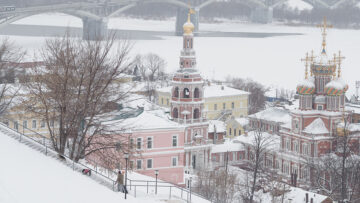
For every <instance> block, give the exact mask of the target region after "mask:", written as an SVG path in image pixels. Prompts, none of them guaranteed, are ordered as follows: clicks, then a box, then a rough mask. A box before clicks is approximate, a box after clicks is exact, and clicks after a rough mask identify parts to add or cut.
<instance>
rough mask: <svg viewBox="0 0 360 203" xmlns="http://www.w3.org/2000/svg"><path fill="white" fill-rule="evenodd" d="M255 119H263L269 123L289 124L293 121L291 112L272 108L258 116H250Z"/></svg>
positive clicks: (259, 113) (257, 114)
mask: <svg viewBox="0 0 360 203" xmlns="http://www.w3.org/2000/svg"><path fill="white" fill-rule="evenodd" d="M249 117H250V118H253V119H261V120H267V121H274V122H278V123H287V122H290V121H291V116H290V114H289V111H288V110H286V109H283V108H278V107H270V108H267V109H265V110H263V111H260V112H258V113H256V114H252V115H249Z"/></svg>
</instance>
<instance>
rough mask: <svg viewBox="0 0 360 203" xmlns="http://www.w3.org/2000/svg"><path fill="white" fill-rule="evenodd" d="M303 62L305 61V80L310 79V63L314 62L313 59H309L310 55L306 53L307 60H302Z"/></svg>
mask: <svg viewBox="0 0 360 203" xmlns="http://www.w3.org/2000/svg"><path fill="white" fill-rule="evenodd" d="M301 61H305V79H308V67H309V62H311V61H312V59H311V57H309V53H308V52H306V55H305V58H303V59H301Z"/></svg>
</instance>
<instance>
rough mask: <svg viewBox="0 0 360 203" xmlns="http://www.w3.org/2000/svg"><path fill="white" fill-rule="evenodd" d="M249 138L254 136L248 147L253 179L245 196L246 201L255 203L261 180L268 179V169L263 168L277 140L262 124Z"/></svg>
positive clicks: (250, 133)
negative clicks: (266, 131) (265, 130)
mask: <svg viewBox="0 0 360 203" xmlns="http://www.w3.org/2000/svg"><path fill="white" fill-rule="evenodd" d="M259 123H260V122H259ZM248 136H252V137H251V143H250V144H248V145H247V146H246V147H249V154H250V160H249V167H250V169H251V177H250V179H249V181H250V182H249V183H247V184H246V185H247V186H248V188H247V190H246V191H247V194H245V195H244V197H245V199H244V201H245V202H250V203H253V202H254V194H255V191H256V189H257V188H259V187H260V183H259V182H258V180H259V178H261V179H265V180H266V179H267V178H266V175H267V174H266V173H265V171H266V169H265V168H264V167H263V166H264V165H265V157H266V154H267V153H269V152H270V151H271V150H272V149H273V147H274V145H275V144H276V139H275V138H274V137H273V136H272V135H270V134H267V133H265V132H264V129H262V125H261V123H260V125H259V126H258V127H256V128H255V129H254V130H253V131H252V132H249V135H248Z"/></svg>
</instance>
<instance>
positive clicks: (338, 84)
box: [325, 78, 347, 90]
mask: <svg viewBox="0 0 360 203" xmlns="http://www.w3.org/2000/svg"><path fill="white" fill-rule="evenodd" d="M325 88H334V89H337V90H343V89H346V88H347V84H346V83H345V82H344V80H343V79H342V78H336V79H334V80H332V81H330V82H329V83H328V84H326V85H325Z"/></svg>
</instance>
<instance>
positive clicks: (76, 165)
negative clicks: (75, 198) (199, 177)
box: [0, 118, 207, 202]
mask: <svg viewBox="0 0 360 203" xmlns="http://www.w3.org/2000/svg"><path fill="white" fill-rule="evenodd" d="M6 120H8V121H11V122H13V123H14V121H13V120H12V119H9V118H6ZM18 125H19V126H21V127H22V129H23V131H22V132H19V131H18V130H17V129H13V128H10V127H9V126H7V125H6V124H4V123H2V122H0V131H1V128H3V129H4V130H5V131H6V130H7V131H11V132H10V133H13V134H14V135H15V136H18V137H19V138H18V139H19V142H23V141H28V142H30V143H31V144H33V145H38V147H42V148H43V149H44V153H45V155H46V156H47V155H48V154H51V155H52V157H54V158H55V157H56V156H59V153H58V152H56V150H55V149H54V148H53V146H52V144H51V141H50V140H49V138H47V137H45V136H44V135H41V134H40V133H38V132H36V131H33V130H31V129H29V128H27V127H25V126H23V125H22V124H20V123H18ZM25 129H26V130H28V131H30V132H32V133H33V134H35V135H36V136H37V137H31V136H28V135H26V134H25V133H24V132H25ZM61 156H62V157H63V158H64V159H65V161H66V162H67V163H69V164H70V165H68V166H69V167H72V169H73V170H77V171H79V172H81V170H82V169H89V170H90V171H91V173H92V175H91V176H90V177H91V178H92V179H94V180H95V181H102V184H103V185H104V181H108V183H109V184H108V185H105V186H107V187H108V188H110V189H112V190H113V191H117V190H116V189H115V185H116V184H117V183H116V180H114V179H113V178H114V177H115V178H116V177H117V172H115V171H113V170H109V169H104V170H99V167H98V165H99V166H100V164H95V165H92V164H90V163H86V164H83V163H80V162H75V161H74V160H72V159H70V157H68V156H66V155H61ZM90 161H91V162H92V163H96V162H94V161H93V160H90ZM100 169H102V168H101V167H100ZM105 170H106V173H107V174H104V173H103V171H105ZM93 174H94V175H95V176H93ZM97 178H98V180H96V179H97ZM99 178H100V180H99ZM127 181H128V182H129V184H128V187H129V189H130V190H132V188H134V189H133V191H134V196H135V197H136V192H137V189H138V188H139V187H146V190H147V194H148V192H149V188H151V187H156V185H153V184H151V183H155V182H156V181H149V180H132V179H130V178H127ZM136 183H138V184H136ZM149 183H150V184H149ZM157 187H159V188H169V199H171V197H172V196H173V197H178V198H181V199H183V200H184V194H186V199H185V200H186V201H187V202H191V199H192V196H194V197H195V198H201V199H203V200H207V198H205V197H204V196H202V195H200V194H197V193H194V192H193V191H191V190H189V189H186V188H183V187H180V186H177V185H174V184H173V183H169V182H165V181H157ZM194 197H193V198H194Z"/></svg>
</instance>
